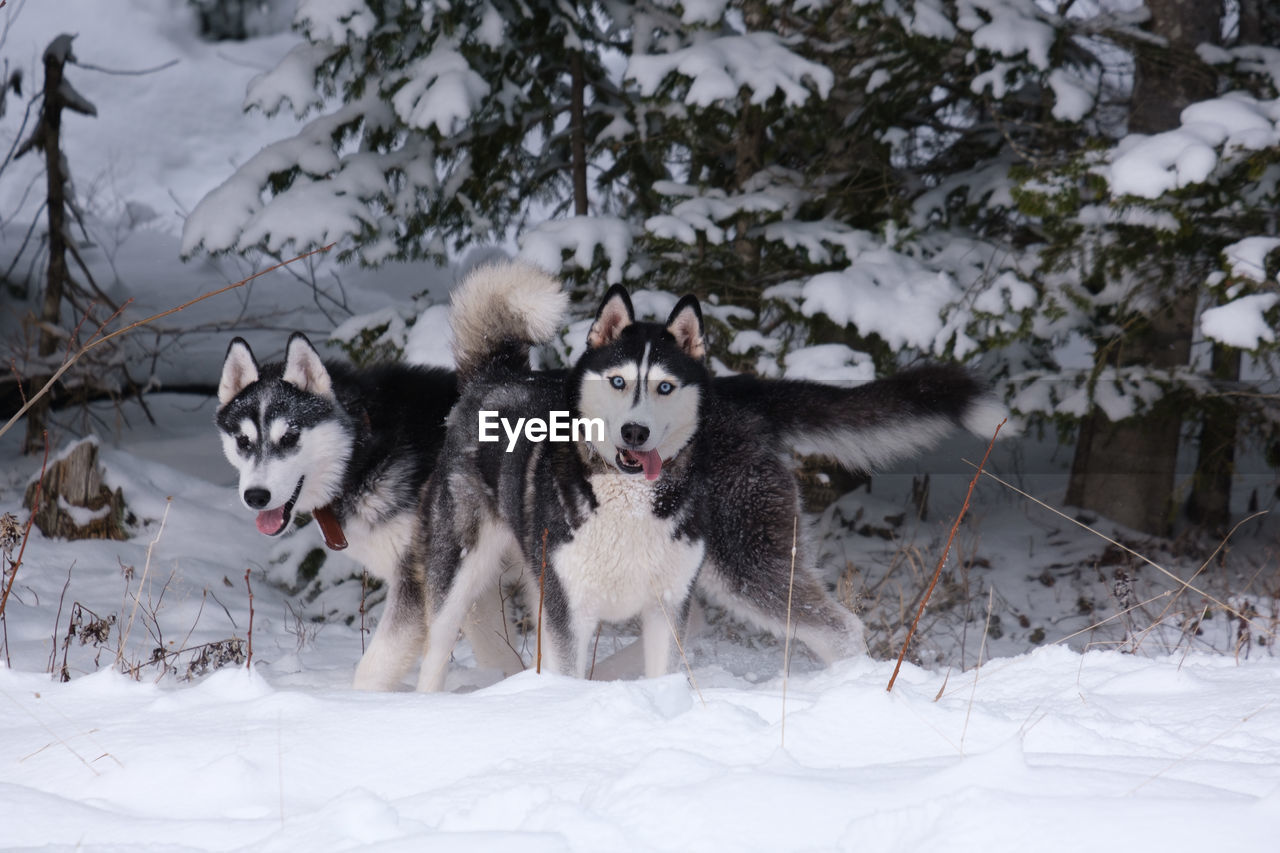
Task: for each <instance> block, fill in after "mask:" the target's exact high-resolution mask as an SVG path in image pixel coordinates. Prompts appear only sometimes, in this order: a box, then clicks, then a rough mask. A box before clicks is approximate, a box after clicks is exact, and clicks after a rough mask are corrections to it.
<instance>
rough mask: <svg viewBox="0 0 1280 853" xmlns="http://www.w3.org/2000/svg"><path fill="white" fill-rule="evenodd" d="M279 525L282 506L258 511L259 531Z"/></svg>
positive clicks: (277, 528)
mask: <svg viewBox="0 0 1280 853" xmlns="http://www.w3.org/2000/svg"><path fill="white" fill-rule="evenodd" d="M646 470H647V469H646ZM281 527H284V507H282V506H280V507H276V508H275V509H269V510H266V511H264V512H260V513H258V531H259V532H260V533H265V534H267V535H268V536H274V535H276V534H277V533H279V532H280V528H281Z"/></svg>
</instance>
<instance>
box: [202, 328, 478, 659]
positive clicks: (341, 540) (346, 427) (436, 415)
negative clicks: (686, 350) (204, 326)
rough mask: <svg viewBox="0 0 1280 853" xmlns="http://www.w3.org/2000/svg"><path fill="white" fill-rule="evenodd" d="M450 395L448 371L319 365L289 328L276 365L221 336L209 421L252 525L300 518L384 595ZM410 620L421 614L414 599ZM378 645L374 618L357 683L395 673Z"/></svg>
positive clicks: (397, 568)
mask: <svg viewBox="0 0 1280 853" xmlns="http://www.w3.org/2000/svg"><path fill="white" fill-rule="evenodd" d="M456 399H457V381H456V379H455V378H454V375H453V373H452V372H451V371H447V370H440V369H436V368H425V367H414V366H410V365H403V364H387V365H379V366H375V367H369V368H362V369H357V368H354V367H350V366H348V365H344V364H341V363H337V362H324V361H322V360H321V358H320V355H319V354H318V353H317V352H316V350H315V348H314V347H313V346H312V345H311V342H310V341H309V340H307V338H306V336H305V335H303V334H301V333H295V334H294V335H292V336H291V337H290V338H289V341H288V345H287V347H286V350H285V358H284V361H283V362H277V363H271V364H262V365H260V364H259V363H258V361H257V359H256V358H255V357H254V355H253V351H252V350H251V349H250V348H249V344H248V343H247V342H245V341H244V339H242V338H236V339H234V340H233V341H232V342H231V345H230V346H229V347H228V348H227V354H226V358H225V359H224V361H223V367H222V376H221V379H220V381H219V384H218V409H217V413H216V415H215V416H214V419H215V421H216V423H217V426H218V431H219V435H220V436H221V438H222V447H223V452H224V453H225V454H226V457H227V460H228V461H230V462H231V464H232V465H233V466H235V468H236V469H237V470H238V471H239V474H240V482H239V494H240V499H241V501H242V502H243V503H244V505H245V507H246V508H248V509H249V510H250V511H252V512H255V513H256V514H257V516H256V526H257V528H258V531H259V532H261V533H263V534H266V535H267V536H279V535H280V534H281V533H283V532H284V531H286V530H288V529H289V528H290V527H291V526H293V523H294V521H295V520H296V519H297V518H298V516H299V515H300V514H303V513H308V514H310V515H311V516H312V517H313V518H314V520H315V521H316V525H315V527H316V528H318V529H319V532H320V534H321V536H322V537H323V539H324V543H325V545H326V546H327V547H328V548H330V549H331V550H344V549H347V554H348V555H349V556H350V557H352V558H353V559H355V560H356V561H357V562H359V563H361V564H363V565H364V567H365V568H366V569H368V570H369V571H370V572H371V573H372V574H373V575H375V576H376V577H379V578H381V579H382V580H383V581H385V582H386V583H388V584H389V587H390V589H389V593H390V595H389V600H395V599H396V598H397V597H398V594H397V589H396V587H397V585H398V584H399V582H400V579H401V578H403V577H405V576H407V574H408V573H407V572H406V571H405V570H404V569H403V567H402V566H401V565H400V562H401V560H403V559H404V557H405V555H406V553H407V550H408V545H409V541H410V531H411V529H412V527H413V525H415V524H416V523H417V506H418V500H419V497H420V495H421V490H422V486H423V484H424V483H425V482H426V479H427V477H428V476H429V475H430V473H431V469H432V466H434V465H435V462H436V456H437V454H438V453H439V451H440V446H441V445H442V444H443V443H444V429H443V424H444V420H445V417H446V416H447V415H448V414H449V409H450V407H452V405H453V402H454V400H456ZM412 618H413V619H415V620H418V619H421V614H420V607H419V608H417V609H415V611H414V613H413V614H412ZM384 621H385V624H386V625H388V626H390V625H394V624H395V620H384ZM388 645H391V646H394V645H395V643H388V640H387V638H386V636H385V630H383V623H379V630H378V631H377V632H376V633H375V634H374V637H373V640H372V642H371V644H370V646H369V651H368V652H367V653H366V655H365V658H364V659H363V660H362V662H361V667H362V668H363V669H364V670H365V671H366V677H365V680H366V681H368V682H370V683H377V684H382V683H384V682H385V681H386V680H387V676H386V675H384V674H382V673H383V672H385V671H391V670H394V671H397V672H399V671H402V670H403V668H404V666H405V663H404V662H402V661H390V660H388V659H387V658H386V656H385V655H383V654H381V651H382V650H383V649H385V648H386V647H387V646H388Z"/></svg>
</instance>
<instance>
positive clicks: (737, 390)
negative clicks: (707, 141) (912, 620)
mask: <svg viewBox="0 0 1280 853" xmlns="http://www.w3.org/2000/svg"><path fill="white" fill-rule="evenodd" d="M564 304H565V297H564V294H563V293H562V291H561V289H560V287H559V284H558V282H556V281H555V280H554V279H551V278H550V277H548V276H546V275H545V274H543V273H540V272H538V271H535V270H532V269H529V268H527V267H522V266H519V265H509V266H504V267H491V268H487V269H482V270H479V271H478V272H476V273H474V274H473V276H472V277H471V278H470V279H468V280H467V281H466V282H465V283H464V284H463V285H462V286H461V287H460V288H459V289H458V290H457V291H455V294H454V314H453V319H452V322H453V324H454V338H455V356H456V360H457V364H458V375H459V381H460V387H461V391H462V394H461V398H460V400H459V402H458V404H457V405H456V406H455V407H454V409H453V411H452V413H451V414H450V417H449V421H448V433H447V437H446V440H445V445H444V449H443V451H442V454H441V457H440V464H439V466H438V467H437V470H436V471H435V473H434V475H433V477H432V480H431V482H430V484H429V486H428V490H427V496H426V498H425V501H424V505H423V513H424V518H423V523H422V524H421V525H419V526H418V527H417V528H416V529H415V536H414V543H413V550H414V553H415V557H414V559H413V560H411V561H409V562H408V563H405V564H403V565H404V566H405V567H407V568H412V569H413V570H414V571H415V572H419V571H420V572H421V575H420V577H418V578H415V579H414V580H413V582H402V583H401V585H400V586H401V588H402V589H418V588H421V589H422V591H423V592H424V594H425V601H426V614H425V615H426V618H425V628H426V636H425V639H426V648H425V656H424V660H423V664H422V669H421V673H420V677H419V682H418V686H419V689H422V690H438V689H440V688H441V687H442V686H443V682H444V676H445V673H446V670H447V667H448V661H449V657H450V654H451V652H452V649H453V645H454V643H455V641H456V637H457V634H458V631H459V629H460V628H461V627H463V626H464V624H465V623H466V620H467V618H468V614H470V613H472V612H473V611H474V610H475V609H476V608H477V605H479V606H481V607H484V606H487V605H486V604H485V602H494V601H498V600H500V595H501V593H500V587H501V584H502V583H503V575H504V572H505V571H506V570H507V569H508V568H509V567H513V566H514V567H516V568H517V569H518V575H519V582H520V583H521V584H523V587H524V591H525V597H526V600H527V601H531V602H532V601H537V602H540V604H539V608H540V610H541V611H542V612H543V613H544V618H543V621H544V622H545V627H542V628H541V630H542V635H543V637H544V638H545V640H546V641H547V649H548V654H547V665H548V668H549V669H552V670H555V671H560V672H565V673H570V674H574V675H578V676H583V675H585V674H586V671H587V667H588V665H589V663H590V658H589V655H588V652H589V648H590V642H591V640H592V638H593V636H594V634H595V630H596V627H597V625H598V624H599V623H600V622H602V621H610V622H614V621H621V620H628V619H631V618H633V617H638V618H639V620H640V625H641V645H642V648H643V656H644V670H645V673H646V675H650V676H654V675H659V674H662V673H665V672H667V671H669V670H670V668H671V665H672V652H673V638H674V637H675V635H676V633H677V631H678V630H679V628H680V627H681V626H682V625H683V621H684V619H685V616H686V614H687V608H688V604H689V601H690V593H691V591H692V590H693V589H694V588H695V582H696V586H697V588H698V589H699V590H700V591H702V592H703V593H705V594H706V595H707V596H708V597H710V598H711V599H712V600H714V601H715V602H717V603H719V604H721V605H724V606H726V607H727V608H728V609H729V610H730V611H731V612H732V613H734V614H736V615H737V616H739V617H742V618H744V619H746V620H748V621H750V622H752V623H755V624H757V625H760V626H762V627H765V628H767V629H769V630H772V631H774V632H776V633H778V634H781V633H782V631H783V627H784V625H785V624H786V622H787V619H788V612H790V619H791V620H792V622H793V624H794V625H795V628H796V632H797V636H798V637H799V639H801V640H802V641H803V642H804V643H805V644H806V645H807V646H809V648H810V649H811V650H812V651H813V652H815V653H816V654H817V655H818V656H819V657H821V658H822V659H824V660H826V661H830V660H833V659H836V658H839V657H843V656H847V655H852V654H856V653H860V652H862V651H864V649H865V646H864V644H863V639H862V625H861V622H860V621H859V620H858V619H857V617H856V616H854V615H853V614H852V613H851V612H850V611H849V610H847V609H846V608H844V607H842V606H841V605H840V604H839V603H837V602H836V601H835V600H834V599H833V598H832V597H831V595H830V594H829V593H828V592H827V590H826V589H825V587H824V586H823V584H822V583H821V581H820V580H819V578H818V576H817V573H816V572H815V569H814V561H813V548H812V547H811V546H810V544H809V542H808V541H807V538H806V537H805V536H804V534H803V533H800V534H798V535H797V533H796V524H795V523H794V521H793V520H794V519H796V518H798V517H799V513H800V509H799V498H798V494H797V486H796V481H795V478H794V476H793V474H792V472H791V470H790V468H789V466H788V465H787V462H786V460H785V459H784V456H783V451H784V450H786V449H787V445H789V444H797V443H800V444H806V445H808V446H809V448H810V449H811V450H813V451H816V452H821V453H824V454H827V455H830V456H832V457H834V458H836V459H837V460H838V461H840V462H842V463H843V464H845V465H848V466H850V467H855V468H869V467H871V466H872V465H875V464H883V463H884V462H887V461H890V460H892V459H895V458H899V457H901V456H904V455H906V454H908V453H914V452H918V451H920V450H922V449H924V448H926V447H928V446H929V445H931V444H933V443H934V442H935V441H936V440H937V439H939V438H940V437H941V436H942V435H943V434H945V432H946V431H948V430H949V429H951V428H953V427H954V426H955V425H956V424H963V423H966V422H969V423H971V425H976V424H975V423H974V421H975V420H976V419H977V418H978V417H979V416H980V415H981V414H982V412H983V410H984V409H985V408H986V406H985V403H986V398H985V394H984V391H983V389H982V387H981V386H980V384H979V383H977V382H976V381H975V380H974V379H973V378H972V377H970V376H969V375H968V374H967V373H966V372H965V371H963V370H962V369H960V368H953V367H942V366H935V367H928V368H921V369H917V370H915V371H909V372H907V373H905V374H901V375H899V377H897V378H895V379H893V380H887V381H884V382H880V383H870V384H868V385H865V386H862V387H860V388H855V389H835V388H827V387H825V386H821V385H818V384H816V383H808V382H777V381H769V380H760V379H754V378H746V377H735V378H733V379H727V380H719V381H712V380H711V379H710V378H709V376H708V373H707V370H706V366H705V356H706V346H705V342H704V339H703V325H702V316H701V311H700V307H699V304H698V302H697V300H696V299H695V298H694V297H692V296H686V297H684V298H683V299H681V300H680V301H679V302H678V303H677V304H676V306H675V308H674V309H673V310H672V312H671V315H670V316H669V317H668V319H667V322H666V323H650V322H638V321H637V320H636V318H635V315H634V311H633V309H632V305H631V301H630V298H629V296H628V294H627V291H626V290H625V289H624V288H621V287H614V288H613V289H611V290H610V291H609V293H608V294H607V295H606V297H605V299H604V301H603V302H602V304H601V306H600V309H599V311H598V312H597V315H596V318H595V321H594V323H593V325H592V327H591V329H590V332H589V333H588V336H587V348H586V351H585V353H584V354H583V355H582V356H581V358H580V359H579V360H578V361H577V363H576V364H575V365H574V367H573V368H572V369H571V370H570V371H569V372H568V374H563V373H535V372H530V371H529V370H528V369H527V368H526V367H522V366H518V365H520V364H521V356H524V355H525V354H526V353H527V351H528V349H529V348H530V347H531V346H533V345H536V344H540V343H545V342H547V341H548V340H550V339H551V338H552V336H553V335H554V333H555V332H556V331H557V330H558V329H559V328H560V326H561V314H562V312H563V308H564ZM513 356H514V357H513ZM556 412H560V413H562V414H565V415H567V420H568V421H569V422H570V423H571V424H575V425H576V424H579V423H582V424H584V425H588V426H585V428H584V429H583V430H582V431H581V433H580V434H579V432H577V431H576V427H575V431H573V432H572V433H568V434H567V435H566V436H565V437H567V438H568V440H565V441H555V440H552V439H554V437H555V436H554V434H549V432H551V433H553V432H554V431H549V430H548V429H547V428H546V424H547V423H553V422H554V420H555V417H556V415H555V413H556ZM486 419H488V422H489V423H493V422H494V421H501V422H502V423H503V424H504V430H505V437H499V438H498V440H493V438H494V437H493V436H487V437H486V436H485V434H484V432H485V429H484V427H485V423H486ZM534 422H541V424H542V427H540V428H538V429H534V428H533V427H532V426H526V427H525V429H524V430H523V432H521V426H520V425H531V424H532V423H534ZM512 424H516V427H515V428H514V429H513V428H512V427H511V425H512ZM486 438H487V439H488V440H486ZM793 543H794V547H795V551H794V556H793ZM411 603H412V602H408V601H406V602H404V603H403V606H395V607H392V608H389V610H388V616H389V617H390V618H393V619H394V618H396V616H397V614H407V613H408V612H409V604H411ZM788 605H790V611H789V610H788ZM386 618H388V617H384V619H386ZM540 627H541V626H540ZM415 629H416V630H415ZM380 630H381V628H380ZM421 630H422V628H421V627H419V626H415V625H412V624H407V623H405V624H401V625H399V626H398V627H397V628H395V629H394V630H392V631H390V632H389V636H394V637H399V638H401V639H402V645H401V646H399V647H398V650H397V652H396V653H395V654H392V655H390V657H393V658H395V659H398V660H405V661H407V660H409V659H411V657H412V654H413V653H414V652H416V651H417V649H418V647H419V643H420V641H421V638H422V634H421ZM390 674H391V673H388V675H390ZM395 680H398V676H397V677H396V678H395V679H394V680H393V681H392V683H394V681H395Z"/></svg>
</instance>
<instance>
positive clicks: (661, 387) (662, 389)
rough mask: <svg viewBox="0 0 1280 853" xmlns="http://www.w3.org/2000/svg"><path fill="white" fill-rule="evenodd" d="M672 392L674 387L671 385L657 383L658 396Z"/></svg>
mask: <svg viewBox="0 0 1280 853" xmlns="http://www.w3.org/2000/svg"><path fill="white" fill-rule="evenodd" d="M674 390H676V386H674V385H672V384H671V383H670V382H659V383H658V393H659V394H670V393H671V392H672V391H674Z"/></svg>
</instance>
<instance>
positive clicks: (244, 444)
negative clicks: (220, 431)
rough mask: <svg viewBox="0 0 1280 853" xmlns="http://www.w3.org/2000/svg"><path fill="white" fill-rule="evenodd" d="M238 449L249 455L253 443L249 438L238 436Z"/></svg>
mask: <svg viewBox="0 0 1280 853" xmlns="http://www.w3.org/2000/svg"><path fill="white" fill-rule="evenodd" d="M236 447H238V448H240V451H241V452H242V453H248V452H249V449H250V448H251V447H253V442H251V441H249V436H247V435H245V434H244V433H240V434H239V435H237V436H236Z"/></svg>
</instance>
